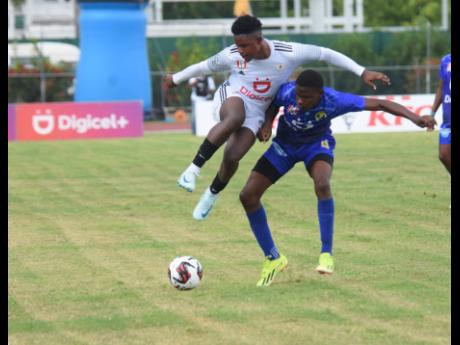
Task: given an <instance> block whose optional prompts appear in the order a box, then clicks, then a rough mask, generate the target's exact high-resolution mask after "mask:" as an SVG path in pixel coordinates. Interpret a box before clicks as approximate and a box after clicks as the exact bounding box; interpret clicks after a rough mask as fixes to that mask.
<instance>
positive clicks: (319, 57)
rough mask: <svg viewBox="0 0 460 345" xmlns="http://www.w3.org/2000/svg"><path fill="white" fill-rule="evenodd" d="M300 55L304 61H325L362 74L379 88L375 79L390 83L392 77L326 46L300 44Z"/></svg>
mask: <svg viewBox="0 0 460 345" xmlns="http://www.w3.org/2000/svg"><path fill="white" fill-rule="evenodd" d="M296 47H297V49H298V55H299V56H301V57H302V58H303V60H304V61H303V62H310V61H315V60H316V61H324V62H327V63H329V64H331V65H334V66H337V67H340V68H343V69H346V70H348V71H350V72H353V73H354V74H356V75H357V76H360V77H361V79H362V80H363V82H364V83H366V84H367V85H369V86H370V87H372V89H374V90H377V86H376V85H375V83H374V82H375V81H377V80H378V81H380V82H381V83H383V84H386V85H390V83H391V81H390V78H389V77H388V76H387V75H386V74H384V73H381V72H376V71H370V70H368V69H366V68H364V67H363V66H361V65H359V64H358V63H356V62H355V61H354V60H352V59H351V58H349V57H348V56H346V55H344V54H342V53H339V52H337V51H335V50H333V49H329V48H324V47H320V46H315V45H310V44H298V45H297V46H296Z"/></svg>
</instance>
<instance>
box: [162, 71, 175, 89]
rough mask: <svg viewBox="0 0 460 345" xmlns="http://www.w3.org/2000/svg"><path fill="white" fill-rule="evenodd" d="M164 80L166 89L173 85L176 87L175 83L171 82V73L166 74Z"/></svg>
mask: <svg viewBox="0 0 460 345" xmlns="http://www.w3.org/2000/svg"><path fill="white" fill-rule="evenodd" d="M163 82H164V85H165V86H166V87H167V88H168V89H172V88H173V87H176V86H177V84H176V83H174V82H173V78H172V74H167V75H166V76H165V78H164V80H163Z"/></svg>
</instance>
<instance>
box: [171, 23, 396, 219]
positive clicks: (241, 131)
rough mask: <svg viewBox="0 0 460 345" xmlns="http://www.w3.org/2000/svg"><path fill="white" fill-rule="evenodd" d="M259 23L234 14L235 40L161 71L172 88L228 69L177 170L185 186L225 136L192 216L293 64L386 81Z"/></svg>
mask: <svg viewBox="0 0 460 345" xmlns="http://www.w3.org/2000/svg"><path fill="white" fill-rule="evenodd" d="M261 29H262V24H261V22H260V21H259V20H258V19H257V18H256V17H253V16H249V15H246V16H241V17H238V18H237V19H236V20H235V22H234V23H233V25H232V33H233V35H234V42H235V44H234V45H232V46H230V47H227V48H225V49H224V50H222V51H221V52H220V53H218V54H216V55H214V56H213V57H211V58H209V59H207V60H204V61H201V62H199V63H197V64H194V65H191V66H189V67H187V68H185V69H184V70H182V71H180V72H178V73H175V74H173V75H167V76H166V77H165V84H166V86H167V87H169V88H172V87H175V86H177V85H178V84H180V83H182V82H184V81H186V80H188V79H190V78H192V77H196V76H200V75H207V74H211V73H213V72H221V71H230V72H231V74H230V77H229V78H228V80H226V81H225V82H224V83H223V84H222V85H221V86H220V87H219V88H218V90H217V91H216V93H215V95H214V112H215V116H216V119H218V120H220V122H219V123H218V124H216V125H215V126H214V127H213V128H211V130H210V131H209V133H208V135H207V137H206V139H205V140H204V142H203V143H202V144H201V146H200V148H199V150H198V152H197V154H196V156H195V158H194V159H193V161H192V163H191V164H190V165H189V166H188V167H187V169H186V170H185V171H184V172H183V173H182V174H181V175H180V177H179V180H178V184H179V186H181V187H182V188H184V189H186V190H187V191H189V192H193V191H194V189H195V181H196V178H197V176H198V175H199V173H200V170H201V168H202V166H203V165H204V163H205V162H206V161H207V160H209V159H210V158H211V157H212V155H213V154H214V153H215V152H216V151H217V149H218V148H219V147H220V146H221V145H222V144H223V143H225V142H226V141H227V145H226V147H225V151H224V157H223V160H222V163H221V165H220V168H219V171H218V173H217V175H216V177H215V178H214V180H213V182H212V184H211V185H210V187H208V188H207V189H206V191H205V192H204V194H203V195H202V197H201V199H200V201H199V202H198V204H197V205H196V207H195V209H194V211H193V218H195V219H197V220H203V219H206V218H207V217H208V215H209V212H210V211H211V209H212V207H213V205H214V203H215V202H216V199H217V196H218V193H219V192H220V191H222V190H223V189H224V188H225V186H226V185H227V183H228V182H229V181H230V179H231V178H232V176H233V175H234V174H235V172H236V170H237V169H238V164H239V161H240V160H241V159H242V158H243V156H244V155H245V154H246V152H248V151H249V149H250V148H251V147H252V145H254V142H255V139H256V136H257V135H258V132H259V129H260V128H261V126H262V124H263V123H264V121H265V111H266V110H267V108H268V106H269V105H270V103H271V102H272V101H273V99H274V98H275V95H276V93H277V91H278V89H279V87H280V86H281V84H283V83H284V82H286V81H287V80H288V77H289V76H290V75H291V74H292V73H293V72H294V71H295V69H296V68H297V67H299V66H301V65H303V64H306V63H310V62H316V61H324V62H328V63H330V64H332V65H335V66H338V67H341V68H344V69H346V70H349V71H351V72H353V73H354V74H356V75H357V76H361V78H362V79H363V81H364V82H365V83H366V84H368V85H370V86H371V87H372V88H373V89H374V90H375V89H376V85H375V84H374V81H376V80H379V81H381V82H383V83H385V84H389V83H390V80H389V78H388V77H387V76H386V75H385V74H383V73H380V72H374V71H368V70H366V69H365V68H364V67H362V66H360V65H358V64H357V63H356V62H354V61H353V60H351V59H350V58H348V57H346V56H345V55H343V54H341V53H338V52H336V51H334V50H331V49H328V48H323V47H319V46H314V45H309V44H300V43H294V42H281V41H271V40H268V39H265V38H263V37H262V31H261Z"/></svg>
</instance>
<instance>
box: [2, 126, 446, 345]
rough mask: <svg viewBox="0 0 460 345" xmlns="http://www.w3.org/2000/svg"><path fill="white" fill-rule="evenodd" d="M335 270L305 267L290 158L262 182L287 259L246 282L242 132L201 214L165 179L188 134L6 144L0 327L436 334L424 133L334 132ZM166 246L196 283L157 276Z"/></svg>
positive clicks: (38, 340) (88, 339)
mask: <svg viewBox="0 0 460 345" xmlns="http://www.w3.org/2000/svg"><path fill="white" fill-rule="evenodd" d="M336 139H337V147H336V151H335V153H336V159H335V167H334V173H333V178H332V189H333V195H334V199H335V209H336V218H335V237H334V256H335V260H336V272H335V273H334V275H332V276H329V277H324V276H320V275H318V274H317V273H316V272H315V271H314V268H315V266H316V263H317V259H318V255H319V250H320V241H319V228H318V223H317V216H316V198H315V196H314V192H313V186H312V182H311V180H310V178H309V177H308V175H307V173H306V172H305V170H304V168H303V165H301V164H298V165H297V166H296V167H295V168H294V169H293V170H292V171H291V172H290V173H289V174H288V175H286V176H285V177H284V178H283V179H281V180H280V181H279V182H278V183H277V184H276V185H275V186H273V187H272V188H271V189H270V190H269V191H268V192H267V194H266V195H265V197H264V199H263V203H264V205H265V207H266V210H267V214H268V218H269V223H270V226H271V229H272V233H273V236H274V239H275V242H276V243H277V245H278V247H279V249H280V251H281V252H283V253H284V254H285V255H286V256H287V257H288V259H289V263H290V265H289V268H288V270H287V271H285V272H283V273H281V274H279V275H278V276H277V278H276V279H275V281H274V283H273V285H272V286H271V287H269V288H256V286H255V283H256V281H257V279H258V278H259V274H260V270H261V268H262V266H261V264H262V260H263V254H262V252H261V251H260V249H259V247H258V245H257V243H256V241H255V239H254V237H253V234H252V232H251V230H250V228H249V225H248V222H247V219H246V217H245V214H244V211H243V208H242V207H241V205H240V204H239V200H238V194H239V191H240V190H241V188H242V187H243V185H244V183H245V181H246V179H247V177H248V175H249V172H250V170H251V168H252V167H253V165H254V163H255V162H256V160H257V159H258V157H259V156H260V154H262V153H263V152H264V150H265V149H266V148H267V147H268V145H264V144H260V143H257V144H256V145H255V146H254V148H253V149H252V150H251V151H250V152H249V153H248V155H247V156H246V157H245V158H244V160H243V161H242V162H241V164H240V169H239V170H238V172H237V174H236V175H235V177H234V179H233V180H232V181H231V182H230V184H229V185H228V187H227V189H226V190H225V191H224V192H223V193H222V195H221V196H220V198H219V200H218V202H217V204H216V206H215V209H214V210H213V212H212V213H211V215H210V218H209V219H208V220H207V221H205V222H197V221H195V220H193V219H192V217H191V212H192V210H193V208H194V206H195V203H196V202H197V201H198V199H199V197H200V195H201V193H202V191H203V190H204V189H205V187H206V186H207V185H208V184H209V183H210V182H211V180H212V178H213V177H214V175H215V173H216V170H217V168H218V165H219V162H220V158H221V156H222V149H221V150H219V151H218V153H216V157H213V159H212V160H211V161H209V162H208V164H207V165H206V166H205V168H204V169H203V170H202V174H201V178H200V179H199V181H198V185H197V191H196V192H195V193H187V192H185V191H184V190H181V189H179V188H178V187H177V185H176V179H177V177H178V176H179V174H180V173H181V172H182V170H183V169H184V168H185V167H186V166H187V165H188V164H189V162H190V160H191V159H192V158H193V156H194V154H195V152H196V150H197V148H198V146H199V144H200V143H201V141H202V139H201V138H196V137H194V136H192V135H190V134H152V135H147V136H146V137H143V138H140V139H125V140H93V141H61V142H28V143H25V142H24V143H21V142H17V143H10V144H8V153H9V155H8V157H9V158H8V341H9V344H10V345H16V344H27V345H32V344H46V345H54V344H56V345H63V344H65V345H72V344H75V345H80V344H112V345H118V344H120V345H122V344H123V345H126V344H142V345H144V344H158V345H168V344H171V345H172V344H174V345H182V344H199V345H208V344H209V345H215V344H228V345H235V344H237V345H239V344H242V345H254V344H273V345H278V344H280V345H284V344H286V345H295V344H299V345H300V344H302V345H303V344H310V345H315V344H335V345H340V344H344V345H351V344H353V345H361V344H362V345H373V344H375V345H385V344H389V345H396V344H414V345H415V344H417V345H422V344H423V345H428V344H450V335H451V333H450V331H451V327H450V326H451V317H450V309H451V299H450V298H451V297H450V296H451V280H450V278H451V268H450V262H451V255H450V252H451V250H450V238H451V237H450V233H451V220H450V219H451V218H450V210H449V204H450V178H449V176H448V174H447V173H446V171H445V170H444V168H443V167H442V165H441V163H440V162H439V161H438V158H437V140H438V135H437V133H426V132H423V133H422V132H418V133H389V134H353V135H336ZM177 255H193V256H196V257H197V258H198V259H199V260H200V261H201V263H202V264H203V267H204V277H203V281H202V284H201V286H200V287H199V288H197V289H195V290H192V291H186V292H181V291H178V290H175V289H174V288H172V287H170V286H169V283H168V279H167V267H168V264H169V262H170V261H171V260H172V259H173V258H174V257H175V256H177Z"/></svg>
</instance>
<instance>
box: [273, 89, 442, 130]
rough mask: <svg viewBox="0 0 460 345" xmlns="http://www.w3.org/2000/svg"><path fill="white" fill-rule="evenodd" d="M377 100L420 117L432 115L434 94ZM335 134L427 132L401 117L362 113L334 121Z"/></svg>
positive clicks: (440, 119) (341, 117) (277, 118)
mask: <svg viewBox="0 0 460 345" xmlns="http://www.w3.org/2000/svg"><path fill="white" fill-rule="evenodd" d="M374 97H375V98H380V99H387V100H389V101H393V102H396V103H399V104H401V105H403V106H405V107H406V108H408V109H409V110H411V111H412V112H414V113H416V114H417V115H419V116H423V115H430V113H431V106H432V104H433V101H434V94H425V95H392V96H374ZM441 108H442V107H439V109H438V111H437V112H436V115H435V119H436V121H437V123H438V126H437V128H439V126H440V125H441V123H442V109H441ZM282 114H283V111H282V109H280V113H279V114H278V115H277V117H276V119H275V121H274V122H273V135H275V133H276V128H277V126H278V120H279V117H280V116H281V115H282ZM331 129H332V132H333V133H368V132H411V131H426V129H425V128H420V127H418V126H416V125H415V124H413V123H412V121H410V120H408V119H406V118H403V117H401V116H394V115H392V114H389V113H386V112H384V111H361V112H353V113H348V114H345V115H342V116H339V117H336V118H334V119H333V120H332V125H331Z"/></svg>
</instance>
